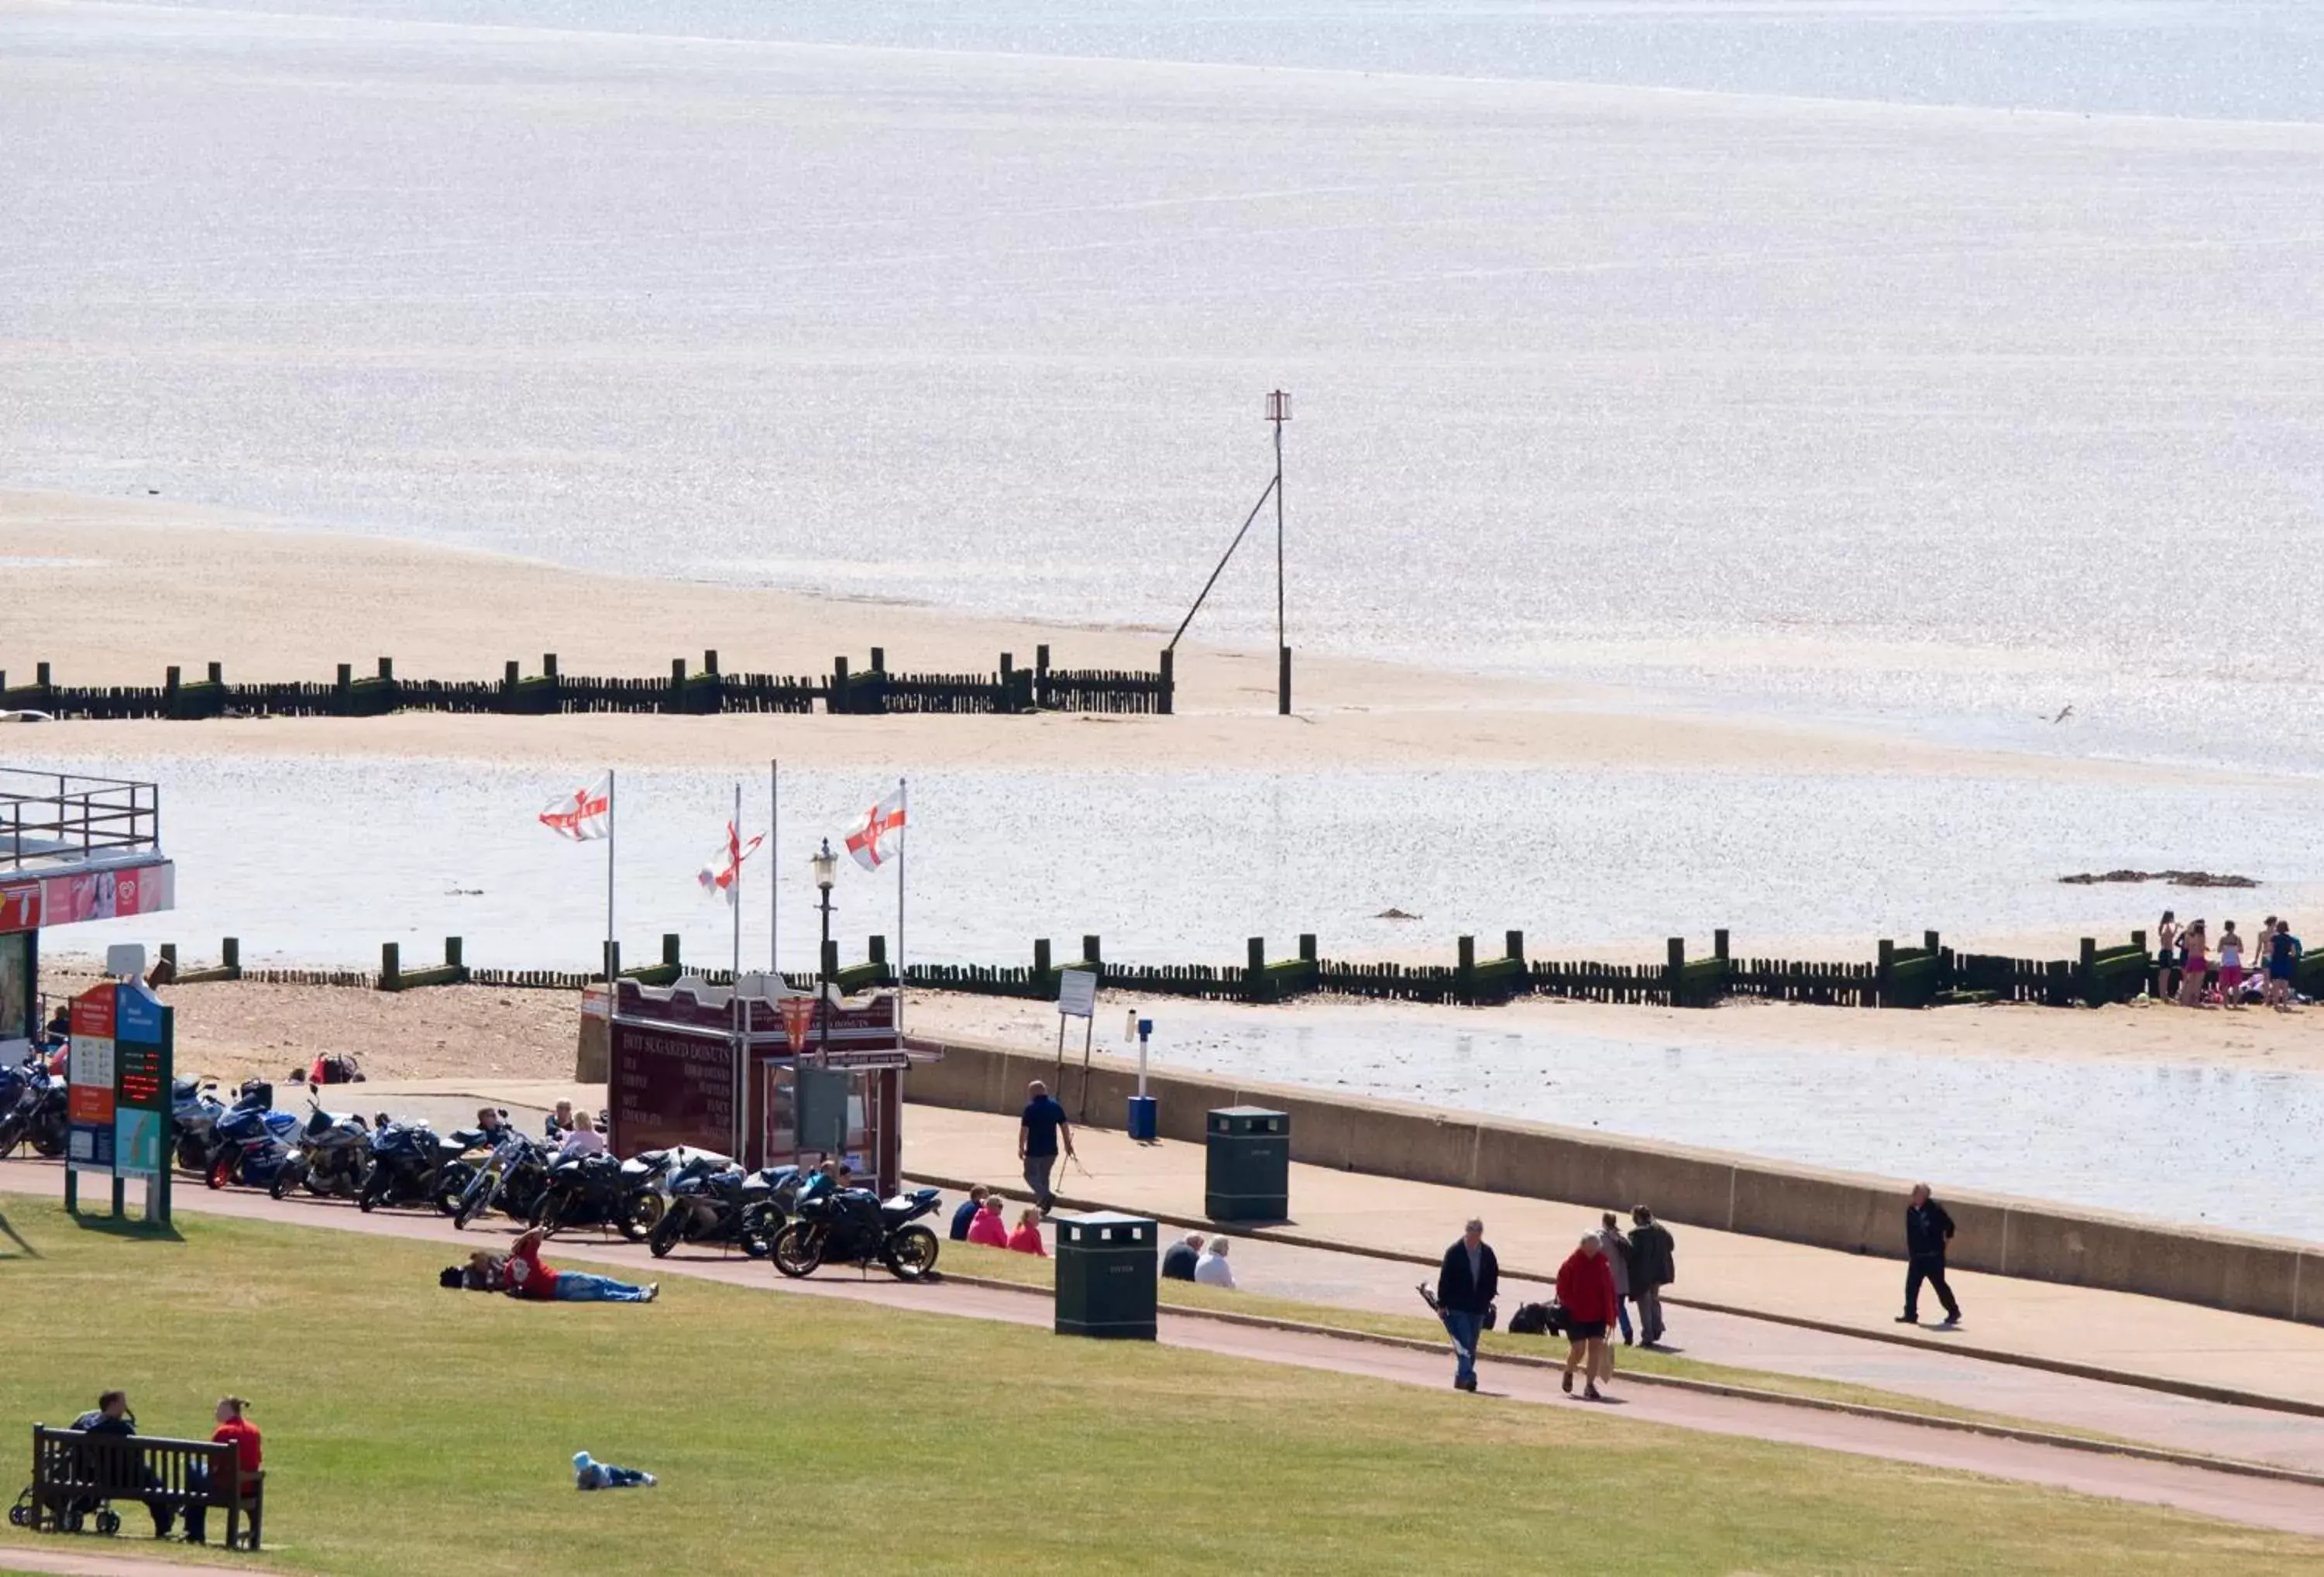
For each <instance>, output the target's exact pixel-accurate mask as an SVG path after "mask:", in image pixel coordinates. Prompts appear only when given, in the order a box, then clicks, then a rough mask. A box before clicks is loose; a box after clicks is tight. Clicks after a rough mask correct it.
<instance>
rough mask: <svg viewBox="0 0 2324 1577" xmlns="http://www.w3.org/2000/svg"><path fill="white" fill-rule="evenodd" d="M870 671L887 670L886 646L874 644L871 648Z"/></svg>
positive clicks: (880, 671)
mask: <svg viewBox="0 0 2324 1577" xmlns="http://www.w3.org/2000/svg"><path fill="white" fill-rule="evenodd" d="M871 671H872V672H873V673H875V674H884V673H886V672H887V671H888V649H887V648H886V647H884V646H875V647H873V648H872V649H871Z"/></svg>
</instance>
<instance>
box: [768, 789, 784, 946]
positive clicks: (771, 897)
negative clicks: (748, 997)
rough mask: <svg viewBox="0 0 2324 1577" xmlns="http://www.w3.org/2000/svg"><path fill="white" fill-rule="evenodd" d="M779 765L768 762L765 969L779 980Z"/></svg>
mask: <svg viewBox="0 0 2324 1577" xmlns="http://www.w3.org/2000/svg"><path fill="white" fill-rule="evenodd" d="M782 765H783V764H782V762H780V761H773V760H770V761H768V762H767V968H768V969H769V970H770V971H771V972H772V973H773V974H774V976H775V978H776V979H777V980H778V981H779V980H781V979H782V977H783V950H782V947H781V945H780V944H779V942H778V940H777V936H778V935H779V932H780V931H781V929H782V923H783V904H782V882H783V779H782Z"/></svg>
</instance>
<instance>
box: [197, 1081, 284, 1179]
mask: <svg viewBox="0 0 2324 1577" xmlns="http://www.w3.org/2000/svg"><path fill="white" fill-rule="evenodd" d="M273 1107H274V1086H273V1085H272V1084H266V1083H264V1082H263V1081H261V1080H256V1079H254V1080H252V1081H251V1082H250V1083H249V1084H244V1086H243V1087H242V1095H241V1098H240V1099H238V1100H237V1101H235V1103H234V1104H233V1105H232V1106H230V1107H228V1108H227V1109H226V1112H225V1114H224V1115H222V1116H221V1117H219V1118H218V1120H217V1124H216V1125H215V1126H214V1127H213V1128H212V1129H211V1130H210V1158H209V1165H208V1167H205V1168H204V1169H203V1178H204V1181H206V1182H208V1184H209V1185H210V1186H211V1187H213V1188H223V1187H225V1186H226V1185H227V1184H229V1183H236V1184H240V1185H242V1186H243V1187H244V1188H264V1187H266V1186H267V1185H270V1184H272V1182H273V1181H274V1177H275V1174H277V1173H278V1172H280V1171H281V1169H282V1166H283V1163H284V1162H286V1161H288V1160H289V1159H290V1158H291V1147H292V1146H293V1145H294V1144H295V1143H297V1142H298V1138H299V1119H298V1116H297V1115H296V1114H295V1113H293V1112H289V1111H275V1110H274V1109H273Z"/></svg>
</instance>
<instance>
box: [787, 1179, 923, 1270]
mask: <svg viewBox="0 0 2324 1577" xmlns="http://www.w3.org/2000/svg"><path fill="white" fill-rule="evenodd" d="M937 1203H938V1199H937V1195H936V1190H935V1189H933V1188H915V1189H913V1190H912V1191H911V1192H910V1193H909V1194H896V1195H894V1196H893V1197H892V1198H889V1199H881V1197H880V1196H879V1195H877V1194H873V1193H872V1192H871V1190H870V1189H868V1188H842V1189H840V1190H838V1191H837V1192H835V1193H830V1194H816V1195H815V1196H813V1197H812V1198H807V1199H802V1200H800V1201H799V1202H798V1214H797V1215H795V1216H794V1217H792V1219H791V1220H790V1222H788V1224H787V1225H786V1226H784V1228H783V1230H782V1231H779V1232H777V1233H776V1234H775V1242H774V1261H775V1268H776V1269H778V1270H779V1271H781V1272H782V1273H783V1274H784V1275H785V1276H789V1277H801V1276H812V1275H814V1274H815V1272H816V1268H818V1267H820V1266H823V1265H825V1264H837V1265H848V1264H853V1265H859V1266H868V1265H870V1264H871V1263H872V1262H873V1261H874V1260H877V1261H878V1262H879V1263H881V1264H882V1265H885V1266H886V1267H887V1268H889V1270H890V1271H891V1272H893V1273H894V1275H895V1277H896V1278H897V1279H898V1280H899V1281H918V1280H919V1279H920V1278H921V1277H924V1276H926V1275H927V1274H928V1272H930V1271H932V1270H934V1269H935V1268H936V1233H934V1232H932V1231H929V1230H928V1229H927V1228H926V1227H924V1226H919V1225H917V1224H915V1223H917V1222H918V1220H919V1218H920V1217H922V1216H924V1215H928V1214H931V1213H934V1212H935V1210H936V1205H937Z"/></svg>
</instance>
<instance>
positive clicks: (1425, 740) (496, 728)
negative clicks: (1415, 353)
mask: <svg viewBox="0 0 2324 1577" xmlns="http://www.w3.org/2000/svg"><path fill="white" fill-rule="evenodd" d="M0 564H5V565H7V566H9V567H10V571H11V574H12V575H30V576H39V577H40V580H41V582H42V585H43V586H44V587H48V588H52V589H51V591H50V592H49V594H48V595H51V596H53V598H54V599H55V601H56V603H57V605H59V606H69V605H93V604H97V603H98V602H100V601H101V602H102V603H103V604H104V605H106V606H112V607H120V608H134V609H135V610H136V616H135V617H134V619H124V620H105V621H95V620H67V621H60V622H54V623H42V624H40V625H36V626H31V627H23V626H20V627H18V628H15V629H13V630H9V631H6V632H0V670H5V672H6V673H7V674H8V675H9V676H10V682H11V683H24V682H26V681H28V680H29V679H30V678H31V676H32V669H33V665H34V664H35V663H37V662H42V661H46V662H49V663H51V665H52V671H53V673H54V675H55V677H56V678H57V680H58V682H60V683H73V684H139V685H154V684H159V683H160V682H161V677H162V674H163V672H164V670H165V669H167V668H168V667H169V666H171V664H176V665H179V666H180V668H182V669H184V670H185V672H187V673H188V674H189V675H198V674H199V673H201V672H202V671H204V668H205V665H207V664H208V663H209V662H212V661H217V662H221V663H223V664H224V665H225V667H226V672H227V673H228V674H229V675H230V676H233V677H235V678H251V679H294V678H303V679H310V680H315V681H323V680H327V679H328V678H330V676H331V675H332V673H333V672H334V671H335V670H336V667H337V664H338V663H340V662H350V663H353V664H354V665H355V670H356V672H357V673H359V674H360V673H368V672H371V671H373V667H374V663H375V662H376V660H377V659H378V658H379V657H381V656H390V657H392V658H393V659H395V663H396V670H397V672H398V673H399V674H401V675H403V676H406V677H413V678H416V677H421V676H427V677H434V678H497V677H498V676H499V674H500V671H501V668H502V665H503V662H505V661H507V660H508V659H517V660H519V661H521V662H522V663H523V664H524V671H525V672H527V673H533V672H538V671H539V659H540V655H541V654H542V653H544V652H550V651H553V652H555V653H556V654H557V656H558V661H559V663H560V666H561V667H562V668H563V669H564V670H565V671H566V672H568V673H603V674H614V675H630V676H635V677H639V678H645V677H650V676H653V675H656V674H666V673H668V671H669V662H670V659H672V658H676V657H683V658H686V659H687V661H688V663H689V664H693V663H697V662H699V660H700V659H701V654H702V653H703V652H704V651H705V650H715V651H716V652H717V653H718V654H719V660H720V663H721V665H722V666H723V667H724V668H725V669H729V670H731V671H750V672H774V673H797V674H808V673H816V672H828V671H829V669H830V665H831V659H832V658H833V657H834V656H835V655H844V656H848V657H849V659H850V660H851V661H852V662H854V663H857V664H859V665H860V664H862V662H863V661H864V660H865V659H866V656H867V654H868V652H869V650H870V649H871V647H872V646H875V645H877V646H881V647H883V648H884V649H885V650H886V653H887V661H888V664H889V666H890V668H891V669H895V670H897V671H909V672H944V673H952V672H964V671H990V670H992V669H997V668H998V667H999V665H1000V654H1001V652H1003V651H1008V652H1010V653H1012V654H1013V656H1014V657H1015V659H1016V660H1017V661H1018V663H1019V664H1020V665H1029V664H1030V663H1031V661H1032V657H1033V650H1034V649H1035V647H1037V646H1038V645H1040V644H1042V643H1044V642H1047V643H1048V644H1049V645H1050V646H1051V648H1052V651H1053V654H1054V659H1055V660H1056V663H1057V664H1058V666H1060V667H1065V666H1072V667H1083V668H1139V669H1151V668H1152V667H1153V666H1154V664H1155V660H1156V653H1157V651H1159V650H1160V649H1161V647H1162V646H1163V645H1164V644H1166V643H1167V641H1168V639H1169V632H1167V631H1157V630H1143V629H1140V630H1125V629H1120V628H1082V627H1070V626H1057V625H1045V624H1037V623H1032V622H1008V621H1001V620H990V619H978V618H973V617H968V616H964V615H961V614H956V613H945V612H943V611H939V610H936V609H932V608H927V607H919V606H913V605H908V604H900V603H872V602H862V601H854V600H840V599H833V598H819V597H807V596H798V595H787V594H784V593H781V592H775V591H767V590H754V589H748V588H736V587H730V586H714V585H709V584H705V583H698V582H695V581H690V580H687V579H685V578H682V577H678V576H658V575H640V576H622V577H613V576H600V575H594V574H589V573H586V572H583V571H579V570H574V569H568V568H564V567H558V566H554V565H548V564H541V563H536V562H532V561H529V560H525V559H520V558H508V557H504V556H501V555H495V554H490V553H480V552H463V551H459V550H457V549H447V548H443V547H438V546H433V545H427V544H416V543H409V542H399V541H389V540H384V539H375V538H368V537H360V536H354V535H347V534H340V533H324V532H317V531H300V530H288V529H281V528H279V527H277V526H275V525H273V524H272V523H271V522H268V521H262V520H257V519H254V518H252V517H248V516H240V515H235V514H233V513H231V512H226V511H220V510H216V509H210V508H205V507H198V506H193V505H183V504H174V503H169V502H167V501H160V500H145V499H104V498H89V497H83V496H74V495H69V494H62V493H42V492H32V491H26V490H22V489H17V490H6V489H0ZM1177 676H1178V687H1179V703H1178V715H1175V716H1172V717H1167V718H1163V717H1144V716H1121V717H1109V716H1075V715H1043V716H1037V717H1027V718H1010V719H992V718H983V717H949V716H913V717H880V718H866V717H837V718H833V717H825V716H822V715H814V716H762V715H752V716H726V717H659V716H650V715H648V716H637V715H618V716H608V715H576V716H568V717H549V718H521V717H509V718H503V717H456V716H445V715H434V714H427V713H408V714H402V715H396V716H392V717H384V718H373V719H337V718H312V719H281V720H248V721H244V720H221V721H214V722H207V723H201V724H172V723H69V724H62V725H60V726H57V727H55V728H52V729H43V730H42V731H41V732H40V733H38V734H37V736H29V735H28V736H23V737H21V738H19V737H18V736H14V735H12V736H11V738H10V740H9V741H8V746H9V750H10V752H11V753H12V754H14V753H16V752H19V751H23V750H30V749H38V750H41V751H45V752H60V753H61V752H69V753H73V754H118V755H171V754H190V755H224V756H231V755H245V756H276V755H326V756H379V757H404V756H429V757H454V758H460V759H466V760H475V761H558V762H587V761H604V760H606V759H609V758H613V759H624V758H626V759H632V760H645V761H655V762H658V763H663V764H670V765H678V764H690V763H701V764H712V765H718V764H724V763H727V762H730V761H734V760H737V759H749V758H751V757H753V756H763V755H765V754H766V753H768V747H769V744H770V742H772V743H774V744H777V745H779V748H780V749H781V750H782V752H784V753H786V754H791V755H797V756H799V757H802V758H809V757H811V758H814V759H816V760H819V761H824V762H827V763H840V762H856V761H862V762H879V763H882V764H885V763H889V762H892V761H897V760H899V759H903V760H908V761H911V762H913V763H915V764H917V765H919V766H921V767H938V766H1022V767H1066V768H1093V769H1103V768H1113V767H1133V768H1153V769H1165V768H1210V767H1230V766H1231V767H1236V768H1241V769H1251V770H1280V771H1298V770H1317V769H1323V768H1335V767H1344V768H1354V769H1365V768H1381V767H1412V766H1416V765H1421V766H1440V767H1441V766H1452V765H1473V766H1511V767H1523V766H1556V767H1572V768H1595V769H1654V770H1678V771H1702V772H1710V773H1717V772H1721V771H1730V770H1731V771H1746V770H1757V771H1769V770H1773V771H1783V772H1798V773H1833V772H1846V773H1861V774H1886V775H1913V776H1980V777H2001V778H2008V779H2026V780H2029V781H2040V782H2080V783H2108V782H2138V783H2196V784H2207V785H2220V786H2226V785H2231V784H2233V783H2236V782H2240V781H2247V780H2251V779H2250V778H2249V775H2248V774H2242V773H2232V772H2208V771H2204V770H2200V769H2195V768H2183V767H2175V766H2163V765H2154V764H2147V763H2139V762H2125V761H2100V760H2089V759H2076V758H2069V757H2062V756H2060V757H2050V756H2040V755H2034V754H2031V753H2028V752H2010V751H1981V750H1968V749H1960V748H1955V747H1948V746H1944V745H1941V744H1932V743H1926V742H1918V741H1914V740H1910V739H1905V738H1901V737H1897V736H1895V735H1893V734H1886V733H1876V732H1873V731H1870V730H1850V729H1845V728H1839V727H1831V726H1817V725H1811V724H1799V723H1794V722H1789V721H1784V720H1779V719H1775V718H1763V717H1752V716H1737V715H1720V716H1714V715H1707V714H1700V713H1693V712H1688V711H1683V710H1677V709H1674V708H1672V707H1671V706H1670V705H1668V704H1667V703H1666V702H1664V701H1661V700H1659V699H1657V698H1655V697H1650V696H1638V695H1636V694H1631V693H1627V692H1622V691H1617V690H1610V689H1592V688H1589V687H1579V686H1571V685H1555V684H1549V683H1544V682H1538V681H1528V680H1525V679H1518V678H1507V677H1495V676H1481V675H1475V674H1466V673H1460V672H1453V671H1442V670H1432V669H1422V668H1414V667H1410V666H1406V665H1398V664H1391V663H1382V662H1364V661H1358V660H1351V659H1337V658H1320V659H1305V658H1303V659H1299V662H1298V667H1297V671H1296V681H1295V701H1296V714H1297V715H1296V717H1294V718H1293V719H1291V720H1289V721H1286V720H1284V719H1282V718H1279V717H1277V715H1275V710H1274V705H1273V702H1274V694H1275V691H1274V677H1275V675H1274V659H1273V654H1272V653H1271V652H1268V651H1265V650H1259V651H1253V650H1240V649H1234V648H1221V647H1213V646H1204V645H1201V644H1198V643H1197V642H1196V641H1194V639H1192V638H1191V637H1190V638H1189V640H1188V641H1186V642H1185V645H1183V646H1182V647H1181V649H1180V652H1179V658H1178V665H1177ZM2140 907H2142V908H2143V907H2144V905H2143V904H2142V905H2141V906H2140Z"/></svg>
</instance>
